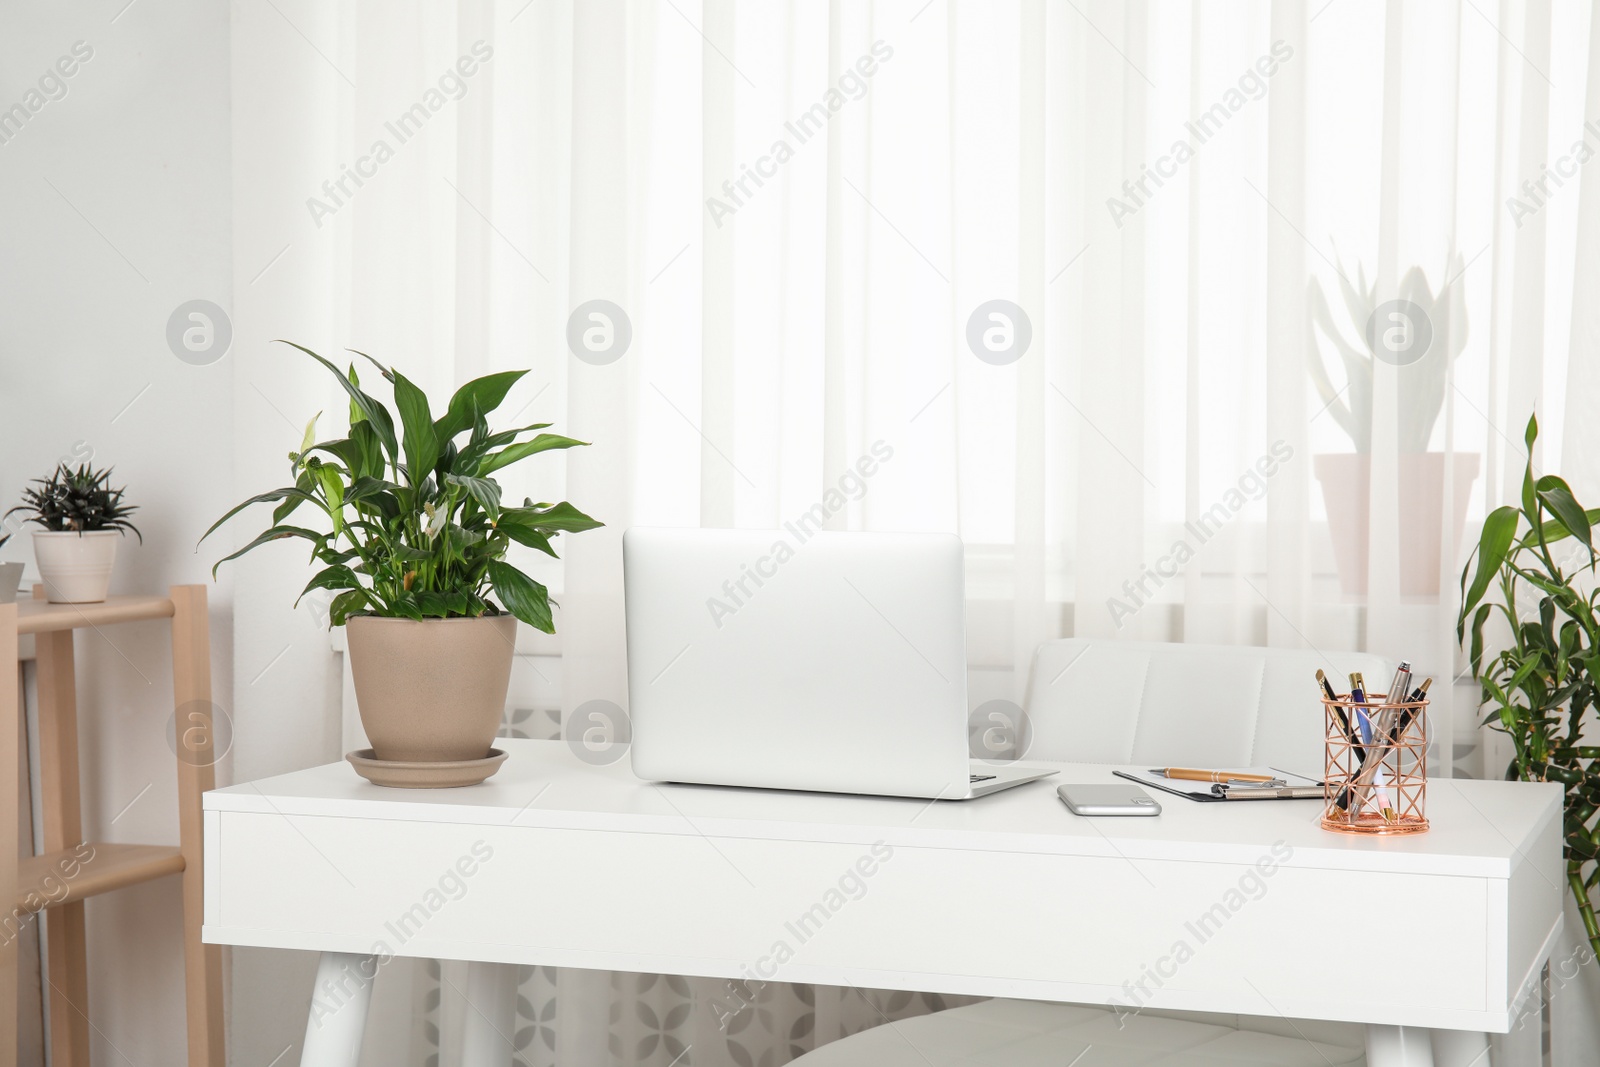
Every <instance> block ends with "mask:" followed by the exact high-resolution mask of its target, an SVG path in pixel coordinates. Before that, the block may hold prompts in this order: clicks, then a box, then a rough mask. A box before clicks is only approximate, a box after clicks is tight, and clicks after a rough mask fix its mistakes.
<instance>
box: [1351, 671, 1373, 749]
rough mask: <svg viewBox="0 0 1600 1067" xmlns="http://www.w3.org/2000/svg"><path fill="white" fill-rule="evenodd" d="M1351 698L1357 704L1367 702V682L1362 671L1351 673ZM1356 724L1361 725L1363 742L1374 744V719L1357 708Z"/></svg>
mask: <svg viewBox="0 0 1600 1067" xmlns="http://www.w3.org/2000/svg"><path fill="white" fill-rule="evenodd" d="M1350 699H1351V700H1352V701H1353V702H1354V703H1357V704H1365V703H1366V702H1367V692H1366V683H1365V682H1364V681H1363V680H1362V678H1361V672H1360V671H1354V672H1352V673H1351V675H1350ZM1356 725H1357V726H1359V727H1361V743H1362V744H1364V745H1370V744H1372V720H1371V719H1369V718H1368V717H1367V713H1366V712H1364V711H1362V710H1360V709H1359V708H1358V709H1356Z"/></svg>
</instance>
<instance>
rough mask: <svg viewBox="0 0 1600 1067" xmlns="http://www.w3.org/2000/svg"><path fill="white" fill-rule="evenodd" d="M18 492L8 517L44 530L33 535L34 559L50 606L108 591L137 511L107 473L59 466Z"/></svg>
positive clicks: (90, 600)
mask: <svg viewBox="0 0 1600 1067" xmlns="http://www.w3.org/2000/svg"><path fill="white" fill-rule="evenodd" d="M33 482H34V485H37V486H38V487H39V488H37V489H34V488H28V489H24V490H23V491H22V503H20V504H18V505H17V506H16V507H14V508H12V509H11V510H10V511H8V512H6V517H8V518H9V517H10V516H11V515H13V514H16V513H17V512H21V513H22V514H23V515H25V516H26V518H25V519H24V521H25V522H32V523H37V524H38V525H40V526H42V527H44V529H42V530H35V531H34V532H33V558H34V561H35V562H36V563H38V565H39V577H40V579H41V580H42V581H43V583H44V591H45V596H46V597H47V598H48V599H49V601H50V603H52V604H94V603H99V602H100V601H102V600H104V599H105V598H106V593H107V592H108V591H109V590H110V588H111V570H112V567H113V566H114V565H115V564H116V560H117V542H118V541H119V540H120V539H121V538H122V536H123V534H124V533H125V532H126V531H128V530H132V531H133V534H134V536H135V537H137V538H139V541H140V543H141V544H142V543H143V542H144V535H143V534H141V533H139V531H138V529H137V528H136V527H135V526H134V525H133V523H131V522H129V521H128V516H129V515H131V514H132V513H133V512H135V511H137V510H138V508H137V507H136V506H135V505H133V504H128V503H125V502H124V501H123V499H122V497H123V493H124V490H122V489H113V488H111V470H110V468H107V469H105V470H99V471H97V470H93V469H91V468H90V467H88V466H86V465H85V466H80V467H79V468H78V469H77V470H71V469H69V468H68V467H67V465H66V464H65V463H62V464H59V465H58V466H57V467H56V469H55V471H54V472H52V473H51V475H50V477H48V478H35V479H34V480H33Z"/></svg>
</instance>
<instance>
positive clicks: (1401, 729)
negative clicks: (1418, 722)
mask: <svg viewBox="0 0 1600 1067" xmlns="http://www.w3.org/2000/svg"><path fill="white" fill-rule="evenodd" d="M1432 684H1433V679H1432V678H1424V679H1423V680H1422V684H1421V685H1419V686H1417V688H1416V689H1415V690H1413V691H1412V693H1411V699H1410V700H1409V701H1407V703H1411V704H1419V703H1421V702H1422V701H1424V700H1426V699H1427V698H1428V687H1429V686H1430V685H1432ZM1416 717H1417V712H1416V709H1415V708H1407V709H1406V710H1404V711H1402V712H1401V713H1400V724H1399V726H1398V728H1397V729H1396V730H1395V736H1394V739H1395V740H1396V741H1398V740H1399V739H1400V738H1402V737H1404V736H1405V735H1406V731H1407V730H1409V729H1410V728H1411V720H1412V719H1415V718H1416Z"/></svg>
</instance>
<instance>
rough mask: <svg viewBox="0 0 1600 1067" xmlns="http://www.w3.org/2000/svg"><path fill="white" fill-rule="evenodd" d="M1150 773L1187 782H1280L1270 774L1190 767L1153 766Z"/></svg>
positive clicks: (1260, 783) (1259, 783)
mask: <svg viewBox="0 0 1600 1067" xmlns="http://www.w3.org/2000/svg"><path fill="white" fill-rule="evenodd" d="M1150 773H1151V774H1154V775H1156V776H1158V777H1161V778H1181V779H1182V780H1184V781H1186V782H1250V783H1252V784H1254V785H1265V784H1266V783H1268V782H1279V781H1281V780H1280V779H1277V778H1274V777H1272V775H1270V774H1235V773H1234V772H1233V771H1197V770H1194V769H1192V768H1189V767H1152V768H1150Z"/></svg>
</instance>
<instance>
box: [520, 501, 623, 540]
mask: <svg viewBox="0 0 1600 1067" xmlns="http://www.w3.org/2000/svg"><path fill="white" fill-rule="evenodd" d="M501 514H502V515H503V516H505V517H508V518H509V519H510V520H511V521H512V522H514V523H516V524H517V525H519V526H532V527H535V528H537V529H540V530H560V531H562V532H565V533H582V532H583V531H584V530H596V529H599V528H600V527H602V526H604V525H605V523H603V522H600V521H599V520H598V519H591V518H590V517H589V516H587V515H585V514H584V513H583V512H581V511H579V510H578V509H577V508H575V507H573V506H572V505H571V504H569V503H567V502H566V501H565V500H563V501H562V502H561V503H559V504H554V505H552V506H550V507H548V508H537V507H528V508H506V509H505V511H504V512H502V513H501Z"/></svg>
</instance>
